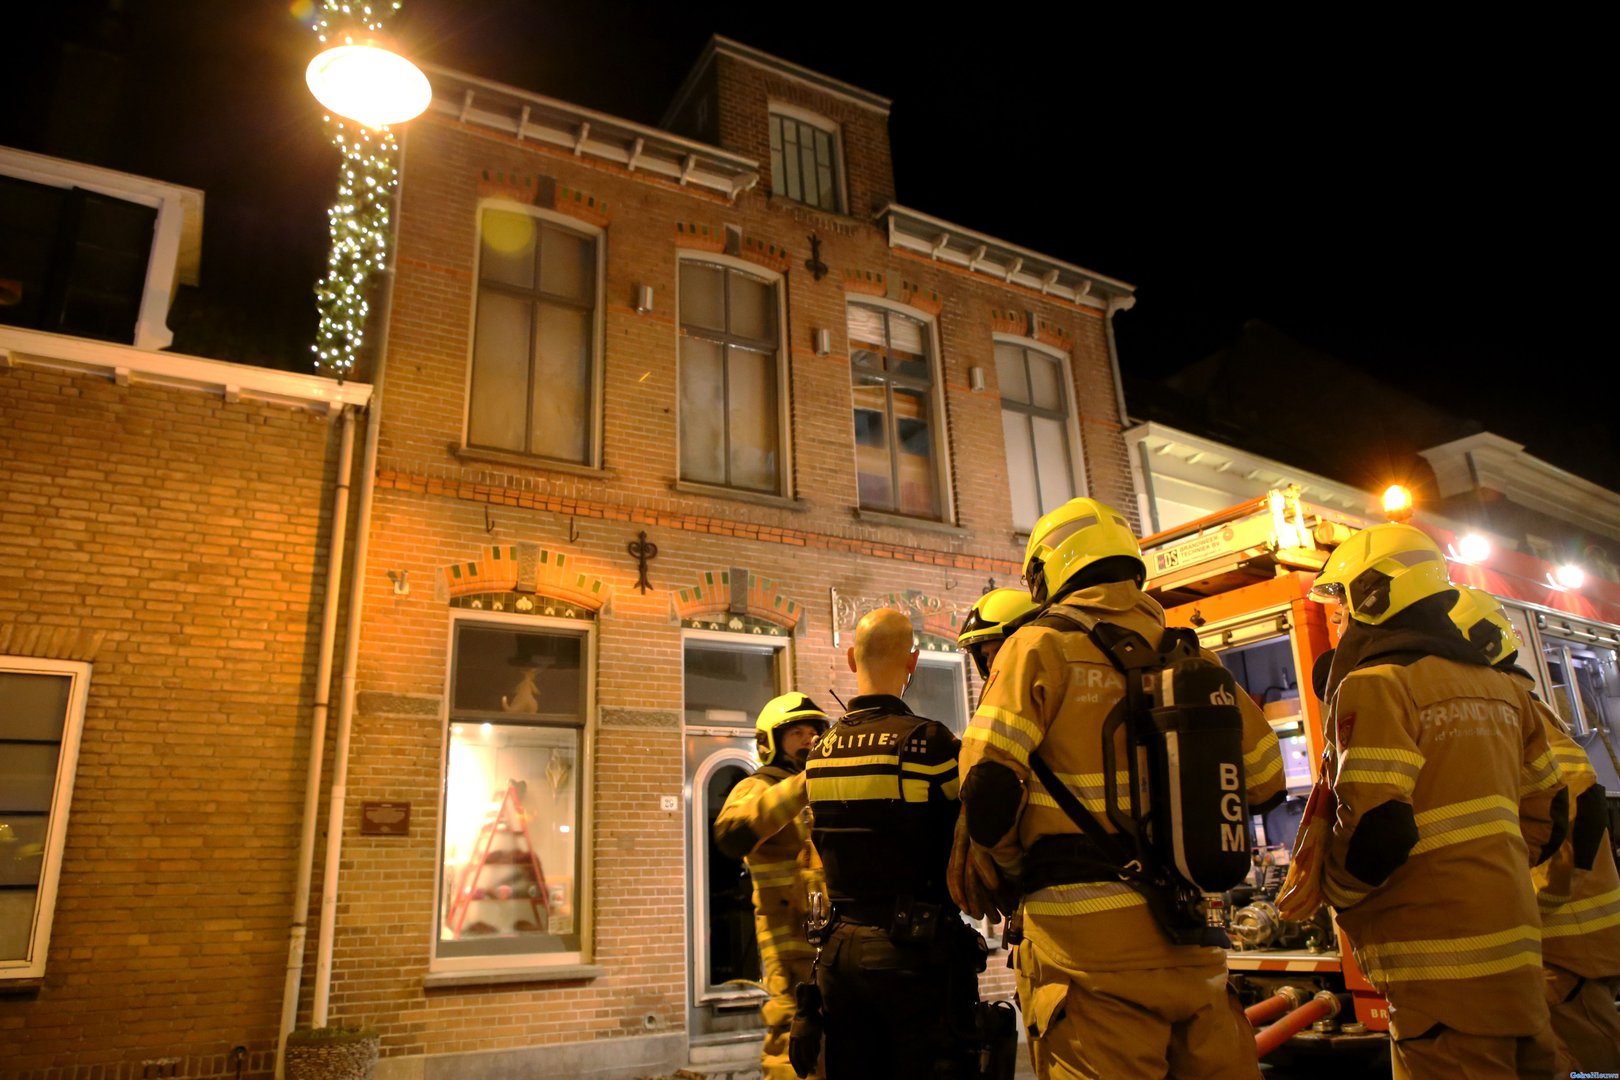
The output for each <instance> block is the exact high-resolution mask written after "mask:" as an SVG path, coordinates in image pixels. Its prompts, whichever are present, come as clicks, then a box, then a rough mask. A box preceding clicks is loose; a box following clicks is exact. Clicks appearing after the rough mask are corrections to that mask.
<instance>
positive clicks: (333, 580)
mask: <svg viewBox="0 0 1620 1080" xmlns="http://www.w3.org/2000/svg"><path fill="white" fill-rule="evenodd" d="M342 424H343V433H342V443H341V447H340V449H339V450H338V467H337V487H336V489H335V493H334V496H333V499H332V541H331V545H332V546H331V550H330V551H328V552H327V564H326V600H325V602H324V607H323V610H322V612H321V646H320V659H319V661H318V662H317V665H316V669H315V715H314V719H313V721H312V722H311V724H310V729H309V772H308V777H307V779H306V780H305V781H304V817H303V822H304V826H303V831H302V834H301V835H300V836H299V839H298V883H297V884H296V885H295V886H294V887H293V907H292V929H291V930H290V931H289V932H288V935H287V978H286V983H285V986H284V987H283V989H282V992H281V1029H280V1034H279V1036H278V1037H277V1040H276V1077H277V1078H278V1080H279V1078H280V1077H281V1076H282V1070H283V1069H284V1068H285V1062H284V1061H283V1058H284V1056H285V1054H286V1052H287V1035H288V1034H289V1033H290V1032H291V1031H292V1029H293V1027H294V1026H295V1025H296V1024H297V1023H298V985H299V981H300V980H301V979H302V977H303V973H304V940H305V938H306V937H307V936H308V916H309V882H310V877H311V876H312V872H313V870H314V863H315V818H316V815H317V814H318V813H319V811H320V796H321V759H322V758H323V757H324V756H325V753H326V714H327V710H328V707H329V702H330V700H331V691H332V656H333V653H335V652H336V651H337V650H336V645H337V619H338V601H339V599H340V597H341V596H342V595H343V549H344V546H345V544H346V543H347V541H348V529H349V478H350V476H351V474H352V473H353V471H354V410H353V409H351V408H349V407H347V406H345V407H344V409H343V418H342Z"/></svg>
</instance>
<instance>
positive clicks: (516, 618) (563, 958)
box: [427, 608, 599, 978]
mask: <svg viewBox="0 0 1620 1080" xmlns="http://www.w3.org/2000/svg"><path fill="white" fill-rule="evenodd" d="M464 623H471V624H474V625H480V624H481V625H484V626H489V627H497V628H500V629H511V630H514V631H518V632H522V631H524V630H528V631H551V632H560V633H565V634H569V635H573V636H577V637H580V638H582V639H583V641H584V655H583V657H582V661H581V664H582V667H583V668H584V676H585V700H584V708H583V709H582V710H581V712H582V714H583V720H582V722H581V724H580V726H579V727H578V729H577V730H578V731H579V732H580V750H579V762H578V764H577V765H576V766H575V776H576V777H577V778H578V783H579V785H580V795H579V798H580V809H579V823H578V838H577V840H576V844H577V848H576V851H577V860H578V861H577V865H576V867H575V874H574V880H575V882H576V884H575V890H574V891H575V893H576V896H575V907H576V909H577V911H578V912H579V915H578V933H579V951H578V952H577V953H574V952H562V953H517V954H512V955H508V956H440V955H439V941H440V936H439V935H440V927H441V926H442V925H443V921H444V913H443V911H442V910H441V907H440V905H441V904H442V903H443V902H444V890H445V881H444V850H445V836H444V833H445V821H446V818H447V816H448V815H447V803H448V800H449V798H450V787H449V784H450V726H451V724H452V723H454V722H455V720H454V715H453V714H454V712H455V709H454V708H453V707H452V704H453V703H452V698H453V696H454V694H455V664H456V637H457V630H458V628H459V627H460V626H461V625H462V624H464ZM596 650H597V623H596V620H595V619H563V618H556V617H552V616H545V615H517V614H512V613H509V612H499V611H480V610H476V609H467V608H456V609H452V610H451V612H450V618H449V635H448V640H447V641H446V643H445V666H444V672H445V687H444V696H443V698H442V699H441V704H440V709H439V724H440V728H441V741H440V744H439V748H440V749H439V792H440V796H439V800H438V806H437V808H436V809H437V811H438V824H437V826H436V829H435V831H436V833H437V835H436V836H435V838H434V845H433V850H434V878H433V887H434V898H433V904H432V915H431V917H430V918H429V920H428V935H427V944H428V974H429V976H433V975H472V974H480V975H482V974H489V975H496V974H505V973H532V974H534V975H535V976H536V977H537V978H545V977H546V973H547V971H548V970H554V969H569V970H577V969H578V968H580V967H581V966H584V965H589V964H591V963H592V962H593V959H592V958H593V956H594V944H595V941H594V935H595V928H594V923H595V906H596V888H595V880H594V873H593V870H594V867H595V859H594V857H593V851H594V845H595V838H596V820H595V812H594V808H595V802H596V783H595V779H596V732H597V726H598V720H599V714H598V709H597V701H596V663H597V651H596ZM533 726H539V727H553V726H556V727H561V726H563V725H550V724H543V725H533Z"/></svg>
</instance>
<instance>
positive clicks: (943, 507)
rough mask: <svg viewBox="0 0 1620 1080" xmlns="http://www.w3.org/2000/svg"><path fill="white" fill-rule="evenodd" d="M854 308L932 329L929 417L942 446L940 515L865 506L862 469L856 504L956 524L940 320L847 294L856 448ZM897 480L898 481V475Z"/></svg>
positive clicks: (890, 514)
mask: <svg viewBox="0 0 1620 1080" xmlns="http://www.w3.org/2000/svg"><path fill="white" fill-rule="evenodd" d="M851 307H868V308H879V309H882V310H884V311H892V312H895V313H896V314H899V315H904V316H906V317H907V318H909V319H915V320H916V321H918V322H920V323H922V324H923V325H924V326H926V327H927V328H928V351H929V357H928V361H929V363H930V364H931V365H932V367H933V370H932V372H931V376H932V380H931V381H932V383H933V393H932V394H931V395H930V401H929V408H930V409H931V410H932V411H931V414H930V416H929V420H930V422H931V423H932V424H933V425H934V431H935V432H936V433H937V434H938V439H937V442H938V447H939V460H938V461H936V462H935V463H934V470H935V473H936V476H937V480H938V483H939V517H937V518H925V517H918V516H917V515H915V514H906V513H903V512H901V511H899V510H879V509H877V508H875V507H872V508H868V507H865V506H862V505H861V489H860V470H859V469H858V468H857V469H856V470H855V476H854V480H855V506H856V507H858V508H859V509H860V510H861V511H863V512H865V513H871V514H881V515H884V516H888V517H895V518H911V519H913V520H916V521H938V522H941V523H944V524H952V523H954V522H955V521H956V499H955V494H954V493H955V480H954V474H953V470H952V468H951V440H950V425H949V424H948V423H947V420H946V416H945V357H944V355H943V353H942V352H941V351H940V347H939V320H938V319H937V318H935V317H934V316H933V315H930V314H928V312H926V311H922V310H920V309H918V308H914V307H911V306H909V305H907V304H899V303H896V302H895V301H893V300H890V299H887V298H886V297H881V296H846V297H844V309H845V310H844V333H845V335H846V338H845V347H846V349H847V350H848V352H849V353H850V354H851V359H850V362H849V364H848V365H847V367H848V369H849V378H848V379H846V380H845V385H847V386H848V387H849V425H850V426H849V445H850V449H851V450H852V451H853V450H854V449H855V378H854V376H855V362H854V359H853V354H854V352H855V348H854V345H853V343H852V342H850V341H849V340H848V337H847V335H848V333H849V310H848V309H849V308H851ZM896 479H897V480H898V478H896ZM895 494H896V496H897V498H896V500H895V501H896V502H898V501H899V499H898V495H899V492H898V491H896V493H895Z"/></svg>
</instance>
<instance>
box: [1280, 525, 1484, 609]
mask: <svg viewBox="0 0 1620 1080" xmlns="http://www.w3.org/2000/svg"><path fill="white" fill-rule="evenodd" d="M1452 588H1455V586H1454V585H1452V584H1451V579H1450V578H1449V577H1448V576H1447V572H1446V557H1445V556H1444V555H1442V554H1441V553H1440V547H1439V545H1437V544H1436V543H1435V542H1434V541H1433V540H1431V539H1429V537H1428V534H1427V533H1425V532H1423V530H1421V529H1418V528H1415V527H1413V526H1411V525H1402V524H1399V523H1395V522H1391V523H1389V524H1385V525H1373V526H1371V527H1369V528H1366V529H1362V530H1361V531H1360V532H1358V533H1356V534H1354V535H1353V536H1351V537H1350V539H1348V540H1346V541H1345V542H1344V543H1342V544H1340V545H1339V546H1338V547H1337V548H1335V549H1334V551H1333V555H1332V556H1331V557H1330V558H1329V559H1328V561H1327V566H1325V567H1324V568H1323V569H1322V572H1321V573H1320V574H1318V575H1317V576H1316V581H1315V583H1314V584H1313V585H1312V586H1311V599H1312V600H1317V601H1320V602H1321V603H1324V604H1343V605H1344V608H1345V611H1346V613H1347V614H1349V616H1350V617H1351V618H1352V619H1355V620H1356V621H1357V622H1362V623H1366V624H1367V625H1369V626H1377V625H1378V624H1379V623H1381V622H1384V621H1385V620H1387V619H1389V618H1390V617H1391V616H1392V615H1396V614H1399V613H1400V612H1402V611H1405V610H1406V609H1407V608H1409V607H1411V606H1412V605H1413V604H1415V603H1417V602H1418V601H1419V600H1423V599H1426V598H1428V597H1430V596H1434V595H1435V594H1437V593H1442V592H1445V591H1446V590H1448V589H1452Z"/></svg>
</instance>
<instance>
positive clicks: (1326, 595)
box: [1311, 581, 1345, 604]
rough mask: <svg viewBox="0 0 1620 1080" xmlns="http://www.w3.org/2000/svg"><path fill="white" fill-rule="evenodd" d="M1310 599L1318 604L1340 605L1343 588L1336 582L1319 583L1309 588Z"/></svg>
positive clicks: (1342, 599)
mask: <svg viewBox="0 0 1620 1080" xmlns="http://www.w3.org/2000/svg"><path fill="white" fill-rule="evenodd" d="M1311 599H1312V600H1315V601H1316V602H1317V603H1318V604H1342V603H1344V602H1345V600H1344V586H1343V585H1342V584H1340V583H1339V582H1337V581H1319V582H1317V583H1316V584H1314V585H1312V586H1311Z"/></svg>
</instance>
